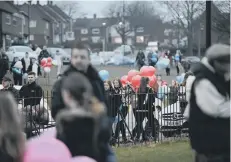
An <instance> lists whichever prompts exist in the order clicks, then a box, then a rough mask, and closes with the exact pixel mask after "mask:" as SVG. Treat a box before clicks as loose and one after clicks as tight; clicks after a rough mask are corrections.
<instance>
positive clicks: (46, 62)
mask: <svg viewBox="0 0 231 162" xmlns="http://www.w3.org/2000/svg"><path fill="white" fill-rule="evenodd" d="M40 65H41V66H42V67H43V70H44V72H45V73H50V72H51V67H52V58H51V57H48V58H43V59H42V60H41V61H40Z"/></svg>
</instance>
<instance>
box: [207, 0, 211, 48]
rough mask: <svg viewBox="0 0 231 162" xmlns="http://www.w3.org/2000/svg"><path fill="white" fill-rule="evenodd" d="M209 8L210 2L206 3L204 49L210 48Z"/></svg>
mask: <svg viewBox="0 0 231 162" xmlns="http://www.w3.org/2000/svg"><path fill="white" fill-rule="evenodd" d="M211 8H212V1H206V48H209V47H210V46H211V26H212V23H211V19H212V18H211Z"/></svg>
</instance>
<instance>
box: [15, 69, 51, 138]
mask: <svg viewBox="0 0 231 162" xmlns="http://www.w3.org/2000/svg"><path fill="white" fill-rule="evenodd" d="M35 75H36V74H35V73H34V72H29V73H28V78H27V80H28V84H26V85H24V86H22V88H21V89H20V91H19V94H20V98H22V99H24V104H23V109H22V113H23V115H24V116H25V118H26V119H25V132H26V134H27V138H30V137H32V136H34V134H33V131H37V128H39V127H40V126H39V125H40V124H41V125H44V124H47V123H48V122H49V114H48V111H47V110H46V109H45V108H44V107H43V105H40V101H41V99H42V95H43V91H42V88H41V87H40V86H39V85H38V84H36V82H35ZM37 133H38V132H37Z"/></svg>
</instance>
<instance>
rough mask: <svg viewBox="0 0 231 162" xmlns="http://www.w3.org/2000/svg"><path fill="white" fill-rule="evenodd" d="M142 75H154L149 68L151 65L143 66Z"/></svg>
mask: <svg viewBox="0 0 231 162" xmlns="http://www.w3.org/2000/svg"><path fill="white" fill-rule="evenodd" d="M140 75H141V76H143V77H148V76H152V75H151V74H150V70H149V67H148V66H143V67H142V68H141V69H140Z"/></svg>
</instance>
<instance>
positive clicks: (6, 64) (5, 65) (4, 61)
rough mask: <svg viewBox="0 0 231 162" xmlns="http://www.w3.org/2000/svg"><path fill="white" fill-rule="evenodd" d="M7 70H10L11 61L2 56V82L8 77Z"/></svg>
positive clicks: (0, 65)
mask: <svg viewBox="0 0 231 162" xmlns="http://www.w3.org/2000/svg"><path fill="white" fill-rule="evenodd" d="M7 70H9V61H8V59H7V58H6V57H4V56H2V58H0V81H2V78H3V77H4V76H5V75H6V72H7Z"/></svg>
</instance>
